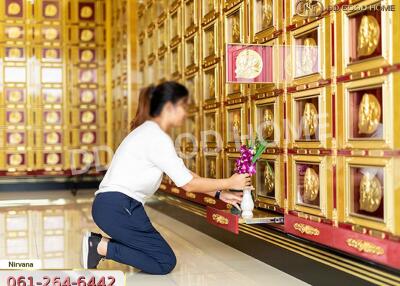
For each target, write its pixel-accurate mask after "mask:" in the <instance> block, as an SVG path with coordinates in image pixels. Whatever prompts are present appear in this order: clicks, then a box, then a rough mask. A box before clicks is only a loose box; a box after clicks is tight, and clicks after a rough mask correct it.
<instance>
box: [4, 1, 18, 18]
mask: <svg viewBox="0 0 400 286" xmlns="http://www.w3.org/2000/svg"><path fill="white" fill-rule="evenodd" d="M20 12H21V6H20V5H19V4H18V3H16V2H12V3H10V5H8V7H7V14H8V15H11V16H15V15H18V14H19V13H20Z"/></svg>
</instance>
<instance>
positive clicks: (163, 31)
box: [157, 21, 169, 55]
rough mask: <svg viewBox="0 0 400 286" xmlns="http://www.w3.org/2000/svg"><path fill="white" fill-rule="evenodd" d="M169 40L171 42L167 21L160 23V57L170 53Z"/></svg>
mask: <svg viewBox="0 0 400 286" xmlns="http://www.w3.org/2000/svg"><path fill="white" fill-rule="evenodd" d="M168 40H169V34H168V26H167V21H163V22H160V23H159V24H158V27H157V49H158V55H162V54H164V53H165V52H167V51H168V47H169V44H168ZM162 43H163V44H162Z"/></svg>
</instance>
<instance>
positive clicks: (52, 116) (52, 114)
mask: <svg viewBox="0 0 400 286" xmlns="http://www.w3.org/2000/svg"><path fill="white" fill-rule="evenodd" d="M59 119H60V115H59V114H58V112H57V111H49V112H47V113H46V117H45V120H46V122H47V123H49V124H54V123H57V122H58V120H59Z"/></svg>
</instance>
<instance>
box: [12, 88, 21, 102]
mask: <svg viewBox="0 0 400 286" xmlns="http://www.w3.org/2000/svg"><path fill="white" fill-rule="evenodd" d="M9 100H10V101H11V102H19V101H21V100H22V91H20V90H12V91H10V93H9Z"/></svg>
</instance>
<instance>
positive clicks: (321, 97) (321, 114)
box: [287, 86, 333, 148]
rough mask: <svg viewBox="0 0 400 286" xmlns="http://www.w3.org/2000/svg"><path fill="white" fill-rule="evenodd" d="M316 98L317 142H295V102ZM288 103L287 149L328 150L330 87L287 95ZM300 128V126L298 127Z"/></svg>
mask: <svg viewBox="0 0 400 286" xmlns="http://www.w3.org/2000/svg"><path fill="white" fill-rule="evenodd" d="M308 98H318V132H319V134H318V137H319V139H318V140H309V141H306V140H297V139H296V138H297V127H298V126H296V125H297V121H296V119H297V115H296V114H297V106H296V101H299V100H302V99H308ZM287 99H288V101H287V103H288V106H287V107H288V109H287V110H288V114H287V115H288V117H287V118H288V119H289V124H288V125H289V130H288V133H287V134H288V147H289V148H330V147H331V146H332V123H333V122H332V120H333V118H332V112H331V110H332V97H331V87H330V86H326V87H321V88H315V89H308V90H305V91H300V92H296V93H289V94H288V97H287ZM300 127H301V126H300Z"/></svg>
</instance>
